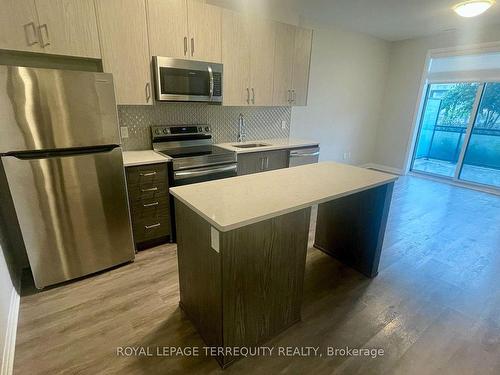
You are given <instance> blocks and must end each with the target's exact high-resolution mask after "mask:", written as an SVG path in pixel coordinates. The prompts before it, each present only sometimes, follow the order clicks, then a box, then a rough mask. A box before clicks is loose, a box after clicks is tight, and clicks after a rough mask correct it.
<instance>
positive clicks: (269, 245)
mask: <svg viewBox="0 0 500 375" xmlns="http://www.w3.org/2000/svg"><path fill="white" fill-rule="evenodd" d="M310 218H311V209H310V208H307V209H302V210H300V211H296V212H292V213H289V214H285V215H282V216H278V217H275V218H272V219H268V220H265V221H261V222H259V223H256V224H251V225H248V226H245V227H242V228H239V229H235V230H232V231H229V232H224V233H221V256H222V274H223V297H222V298H223V327H224V331H223V341H224V346H228V347H234V346H238V347H241V346H254V345H257V344H260V343H262V342H264V341H265V340H267V339H269V338H272V337H273V336H275V335H277V334H278V333H280V332H281V331H283V330H284V329H286V328H288V327H289V326H291V325H292V324H294V323H296V322H297V321H299V320H300V309H301V304H302V294H303V285H304V271H305V262H306V253H307V243H308V233H309V223H310ZM233 359H234V358H231V357H225V358H224V366H225V365H227V364H228V363H230V362H231V361H232V360H233Z"/></svg>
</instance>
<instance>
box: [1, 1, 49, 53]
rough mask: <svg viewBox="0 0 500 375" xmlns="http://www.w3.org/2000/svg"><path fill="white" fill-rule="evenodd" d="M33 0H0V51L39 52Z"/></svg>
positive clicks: (36, 19) (36, 20)
mask: <svg viewBox="0 0 500 375" xmlns="http://www.w3.org/2000/svg"><path fill="white" fill-rule="evenodd" d="M37 27H38V17H37V14H36V8H35V1H34V0H0V49H8V50H14V51H31V52H40V51H41V50H42V48H41V47H40V42H39V41H38V32H37Z"/></svg>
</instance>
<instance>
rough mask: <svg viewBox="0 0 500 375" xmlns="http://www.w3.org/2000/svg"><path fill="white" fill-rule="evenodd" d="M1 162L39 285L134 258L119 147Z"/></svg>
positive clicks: (72, 277) (4, 159) (57, 281)
mask: <svg viewBox="0 0 500 375" xmlns="http://www.w3.org/2000/svg"><path fill="white" fill-rule="evenodd" d="M2 163H3V167H4V170H5V175H6V178H7V181H8V184H9V189H10V194H11V196H12V200H13V202H14V206H15V211H16V215H17V219H18V221H19V226H20V229H21V233H22V236H23V239H24V243H25V246H26V251H27V254H28V259H29V263H30V266H31V269H32V272H33V277H34V279H35V284H36V286H37V288H43V287H45V286H48V285H52V284H56V283H60V282H62V281H66V280H70V279H74V278H77V277H80V276H84V275H87V274H90V273H94V272H96V271H100V270H103V269H106V268H109V267H112V266H114V265H117V264H121V263H125V262H128V261H131V260H133V259H134V246H133V242H132V233H131V228H130V221H129V212H128V203H127V193H126V187H125V176H124V170H123V161H122V152H121V149H120V148H115V149H113V150H112V151H107V152H99V153H93V154H82V155H77V156H65V157H60V156H55V157H49V158H41V159H18V158H16V157H13V156H4V157H2Z"/></svg>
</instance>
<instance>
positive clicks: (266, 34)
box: [248, 17, 275, 106]
mask: <svg viewBox="0 0 500 375" xmlns="http://www.w3.org/2000/svg"><path fill="white" fill-rule="evenodd" d="M274 25H275V23H274V22H272V21H269V20H266V19H262V18H254V17H252V18H250V27H249V28H248V29H249V30H250V86H251V94H252V96H251V104H252V105H255V106H270V105H272V104H273V67H274V47H275V27H274Z"/></svg>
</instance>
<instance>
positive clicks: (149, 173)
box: [140, 171, 156, 177]
mask: <svg viewBox="0 0 500 375" xmlns="http://www.w3.org/2000/svg"><path fill="white" fill-rule="evenodd" d="M140 175H141V177H149V176H155V175H156V172H154V171H153V172H146V173H142V172H141V173H140Z"/></svg>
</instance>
